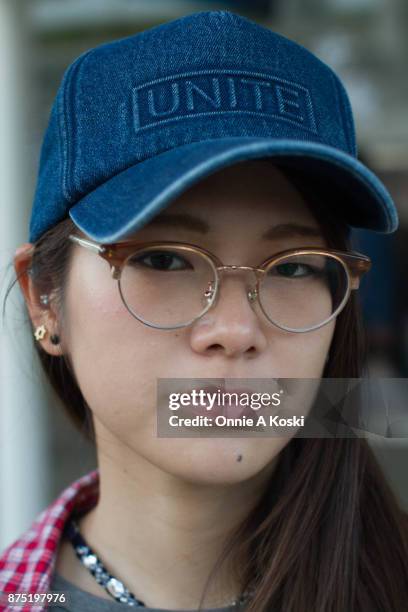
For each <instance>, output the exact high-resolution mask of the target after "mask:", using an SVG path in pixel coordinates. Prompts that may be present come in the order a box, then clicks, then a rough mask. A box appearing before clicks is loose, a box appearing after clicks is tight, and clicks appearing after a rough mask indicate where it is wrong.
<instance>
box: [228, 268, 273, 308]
mask: <svg viewBox="0 0 408 612" xmlns="http://www.w3.org/2000/svg"><path fill="white" fill-rule="evenodd" d="M216 269H217V273H221V274H222V273H223V272H239V271H241V270H243V271H245V272H252V274H253V275H254V277H255V278H254V281H255V282H254V284H253V286H252V287H249V288H248V290H247V297H248V300H249V302H250V303H252V302H254V301H255V300H256V299H257V297H258V283H259V281H260V279H261V277H262V274H263V273H264V270H262V269H261V268H257V267H254V266H237V265H221V266H217V268H216ZM221 274H220V275H219V280H220V284H221V282H222V276H221Z"/></svg>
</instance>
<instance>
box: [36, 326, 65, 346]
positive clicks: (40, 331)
mask: <svg viewBox="0 0 408 612" xmlns="http://www.w3.org/2000/svg"><path fill="white" fill-rule="evenodd" d="M46 335H47V328H46V327H45V325H40V326H39V327H37V328H36V330H35V332H34V336H35V339H36V340H43V339H44V338H45V336H46ZM50 340H51V342H52V344H59V343H60V337H59V336H58V334H52V335H51V336H50Z"/></svg>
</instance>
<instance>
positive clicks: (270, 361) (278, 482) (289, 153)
mask: <svg viewBox="0 0 408 612" xmlns="http://www.w3.org/2000/svg"><path fill="white" fill-rule="evenodd" d="M355 154H356V153H355V142H354V131H353V124H352V117H351V113H350V107H349V103H348V99H347V96H346V94H345V92H344V90H343V88H342V86H341V83H340V81H339V80H338V78H337V77H336V76H335V75H334V74H333V73H332V72H331V71H330V69H329V68H327V67H326V66H325V65H323V64H322V63H321V62H319V60H317V59H316V58H315V57H314V56H312V55H311V54H309V53H308V52H307V51H306V50H305V49H303V48H301V47H299V46H298V45H296V44H295V43H292V42H291V41H288V40H286V39H284V38H282V37H280V36H278V35H276V34H273V33H272V32H270V31H268V30H266V29H264V28H261V27H260V26H258V25H256V24H253V23H252V22H250V21H248V20H246V19H244V18H242V17H239V16H237V15H233V14H231V13H228V12H219V11H214V12H205V13H198V14H194V15H189V16H187V17H185V18H183V19H180V20H177V21H174V22H171V23H168V24H164V25H163V26H160V27H159V28H154V29H152V30H148V31H146V32H144V33H142V34H140V35H137V36H134V37H130V38H129V39H125V40H123V41H117V42H115V43H111V44H109V45H105V46H103V47H100V48H98V49H96V50H93V51H91V52H90V53H88V54H85V55H84V56H81V58H79V59H78V60H77V62H75V63H74V64H73V66H71V68H70V69H69V71H68V72H67V74H66V76H65V78H64V81H63V84H62V86H61V89H60V91H59V94H58V96H57V100H56V103H55V105H54V108H53V112H52V114H51V120H50V126H49V128H48V132H47V135H46V138H45V141H44V145H43V152H42V157H41V163H40V172H39V180H38V186H37V192H36V200H35V203H34V207H33V212H32V217H31V224H30V241H29V243H26V244H24V245H21V247H20V248H19V249H18V250H17V252H16V256H15V261H14V264H15V269H16V273H17V277H18V281H19V283H20V287H21V290H22V292H23V295H24V297H25V301H26V305H27V308H28V311H29V315H30V318H31V321H32V323H33V333H34V334H35V338H36V347H37V350H38V354H39V357H40V359H41V362H42V364H43V366H44V368H45V371H46V372H47V375H48V376H49V379H50V381H51V383H52V385H53V386H54V388H55V389H56V391H57V393H58V394H59V396H60V397H61V399H62V401H63V403H64V405H65V407H66V409H67V410H68V412H69V414H70V415H71V416H72V418H73V419H74V420H75V422H76V423H77V424H78V426H79V427H80V428H81V430H83V429H84V427H86V431H87V433H88V434H89V435H90V436H91V438H92V439H94V440H95V444H96V448H97V456H98V470H96V471H94V472H92V473H91V474H87V475H85V476H83V477H82V478H81V479H79V480H78V481H76V482H75V483H73V485H72V486H71V487H69V488H68V489H66V490H65V491H64V492H63V493H62V494H61V497H60V498H58V499H57V500H56V501H55V502H54V504H53V505H52V506H50V507H49V508H47V509H46V510H45V511H44V513H43V514H42V515H41V517H39V518H38V519H37V521H36V523H35V524H34V525H33V527H32V529H31V530H30V532H28V533H27V534H24V535H23V536H22V538H21V539H20V540H19V541H17V542H15V543H14V544H13V545H11V547H9V548H8V549H7V550H6V551H5V552H4V553H3V556H2V558H1V564H0V578H1V582H0V586H1V588H2V589H3V591H5V592H6V593H9V594H14V593H15V592H31V593H44V592H47V593H57V592H58V591H62V592H63V593H64V594H65V598H64V599H65V601H63V600H61V599H60V600H59V601H56V602H54V603H53V606H54V607H55V608H56V609H65V610H82V609H87V608H90V607H91V606H92V607H93V609H97V610H116V609H119V606H123V605H135V606H137V605H142V604H144V606H145V609H160V610H186V609H189V610H193V609H197V607H199V608H200V609H203V606H205V609H213V608H217V609H219V610H223V611H225V610H230V609H231V610H237V609H245V610H247V611H250V612H263V611H265V612H266V611H272V610H285V611H286V612H287V611H289V610H290V611H293V612H303V611H306V610H307V611H309V610H313V611H314V612H316V611H318V612H327V611H328V610H330V611H335V612H351V611H353V610H355V611H357V610H358V611H360V610H364V611H367V612H368V611H370V612H372V611H378V612H380V611H381V612H384V611H385V610H387V611H389V610H390V611H391V610H395V611H401V612H402V610H405V608H406V601H407V595H408V586H407V585H408V581H407V578H408V561H407V558H408V556H407V552H408V544H407V527H406V525H407V521H406V516H405V515H404V513H403V511H402V509H401V508H400V507H399V506H398V503H397V501H396V499H395V497H394V495H393V493H392V492H391V490H390V488H389V486H388V484H387V483H386V481H385V478H384V476H383V474H382V472H381V470H380V468H379V466H378V464H377V463H376V461H375V459H374V456H373V454H372V451H371V450H370V448H369V446H368V445H367V442H366V441H365V440H363V439H351V438H341V437H340V438H336V439H332V438H321V437H316V438H313V437H304V438H303V437H301V436H300V437H298V436H295V435H294V434H292V435H287V436H275V437H255V436H248V437H236V436H233V435H231V436H225V437H212V436H201V437H199V438H197V437H183V436H181V435H180V436H173V437H159V436H157V434H156V431H155V425H156V416H157V413H156V408H158V407H159V406H156V390H157V382H158V380H159V379H165V378H166V379H180V378H182V379H188V380H192V379H194V380H196V379H197V378H198V379H212V378H217V379H218V378H222V379H232V378H240V379H241V378H245V379H250V380H251V379H258V378H264V379H271V378H273V379H282V380H285V379H286V378H312V379H320V378H322V377H324V378H326V377H339V378H347V377H360V376H361V375H362V373H363V358H364V355H363V347H364V343H363V336H362V329H361V325H360V322H359V320H360V319H359V316H360V315H359V310H358V306H357V300H356V297H355V294H356V291H355V290H356V289H357V288H358V283H359V280H360V278H361V277H362V276H363V274H364V273H365V272H366V271H368V268H369V262H368V260H367V259H366V258H365V257H364V256H363V255H358V254H354V255H353V254H351V252H350V248H351V247H350V235H349V233H350V231H349V230H350V226H352V225H355V226H360V227H365V228H371V229H376V230H377V231H383V232H391V231H394V230H395V229H396V226H397V214H396V211H395V208H394V205H393V203H392V201H391V198H390V197H389V195H388V193H387V192H386V190H385V188H384V187H383V186H382V185H381V183H380V182H379V180H378V179H377V178H376V177H375V176H374V175H373V174H372V173H371V172H369V171H368V170H367V169H366V168H365V167H364V166H363V165H362V164H360V163H359V162H358V161H357V160H356V158H355ZM125 243H126V244H125ZM103 245H105V246H103ZM106 245H109V246H106ZM125 247H126V248H125ZM315 251H317V253H316V252H315ZM283 252H284V254H282V253H283ZM316 262H317V263H316ZM223 266H226V267H223ZM231 266H240V268H238V269H236V268H232V267H231ZM257 279H258V280H259V282H258V284H257ZM118 289H119V290H118ZM306 409H307V407H306V406H305V410H306ZM86 546H88V548H86ZM16 558H18V559H22V560H23V562H22V563H20V565H17V567H16V563H14V564H13V560H15V559H16ZM34 558H35V562H36V567H35V568H34V566H33V565H32V564H31V565H29V564H27V563H25V562H26V561H27V562H29V561H30V560H31V561H33V559H34ZM113 599H116V600H117V601H113ZM7 605H11V604H10V603H8V604H7ZM6 609H8V608H7V607H6ZM10 609H11V607H10ZM38 609H43V608H42V607H41V605H40V606H38Z"/></svg>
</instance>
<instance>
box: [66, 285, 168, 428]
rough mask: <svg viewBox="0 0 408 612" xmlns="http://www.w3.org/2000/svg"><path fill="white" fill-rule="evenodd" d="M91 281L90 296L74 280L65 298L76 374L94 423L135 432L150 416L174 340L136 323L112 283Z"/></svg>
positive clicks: (67, 326) (83, 287) (84, 287)
mask: <svg viewBox="0 0 408 612" xmlns="http://www.w3.org/2000/svg"><path fill="white" fill-rule="evenodd" d="M95 276H97V275H95ZM94 280H95V283H94V285H95V286H94V288H93V289H92V291H91V290H89V289H88V287H87V286H86V285H85V286H84V285H83V284H82V283H81V278H80V277H78V278H77V279H76V282H75V285H74V284H73V283H72V284H71V286H70V287H69V291H68V294H67V312H68V313H69V317H68V319H67V321H66V332H67V334H66V335H67V341H68V351H69V354H70V358H71V361H72V364H73V368H74V372H75V375H76V378H77V381H78V384H79V387H80V389H81V391H82V393H83V395H84V397H85V399H86V401H87V403H88V405H89V406H90V408H91V409H92V411H93V412H94V413H95V415H97V416H98V418H100V419H101V420H106V421H109V423H110V424H112V425H114V426H115V427H117V428H118V429H121V428H123V427H129V426H130V427H132V424H133V425H135V426H136V425H137V423H138V422H139V421H141V420H146V415H147V414H150V415H151V414H152V413H153V414H154V410H152V408H154V407H155V402H156V377H157V374H158V372H160V371H161V370H162V367H161V366H162V365H163V367H164V364H165V361H166V360H168V359H169V356H168V352H169V351H170V350H171V342H172V338H171V337H166V336H163V335H162V334H160V333H158V334H155V333H154V331H155V330H151V329H150V328H148V327H146V326H144V325H142V324H141V323H139V322H138V321H137V320H136V319H134V317H132V316H131V314H130V313H129V312H128V311H127V309H126V308H125V306H124V305H123V303H122V301H121V298H120V295H119V292H118V289H117V286H116V283H115V282H114V281H111V283H109V280H110V279H109V278H108V279H107V281H108V282H106V279H105V281H104V282H100V283H99V284H98V282H96V281H97V279H96V278H95V279H94ZM78 296H80V299H79V297H78ZM149 418H150V419H151V416H150V417H149Z"/></svg>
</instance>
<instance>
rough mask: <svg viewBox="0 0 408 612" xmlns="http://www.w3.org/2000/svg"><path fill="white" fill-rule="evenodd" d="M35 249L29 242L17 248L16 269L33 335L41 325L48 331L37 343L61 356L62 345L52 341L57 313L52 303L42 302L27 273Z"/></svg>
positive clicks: (47, 350)
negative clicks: (45, 303)
mask: <svg viewBox="0 0 408 612" xmlns="http://www.w3.org/2000/svg"><path fill="white" fill-rule="evenodd" d="M33 248H34V245H33V244H31V243H29V242H27V243H25V244H22V245H21V246H19V247H18V248H17V250H16V252H15V255H14V269H15V271H16V275H17V278H18V282H19V285H20V289H21V292H22V294H23V297H24V300H25V303H26V306H27V310H28V313H29V315H30V319H31V322H32V324H33V327H34V330H33V334H34V331H35V329H36V328H37V327H38V326H40V325H45V327H46V330H47V334H46V335H45V337H44V338H43V339H42V340H36V342H40V343H41V346H42V348H43V349H44V350H45V351H46V352H47V353H49V354H50V355H57V356H60V355H61V354H62V351H61V345H60V344H58V345H55V344H52V342H51V340H50V337H51V335H52V334H58V320H57V313H56V312H55V309H54V308H53V307H52V301H50V302H49V304H48V305H44V304H42V303H41V302H40V295H39V291H38V288H37V287H36V286H35V285H34V282H33V279H32V277H31V276H30V275H29V274H28V273H27V268H28V267H29V265H30V262H31V257H32V254H33Z"/></svg>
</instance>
